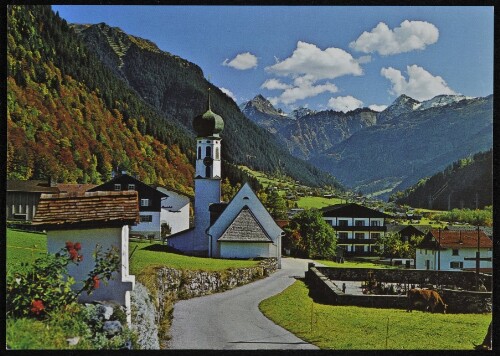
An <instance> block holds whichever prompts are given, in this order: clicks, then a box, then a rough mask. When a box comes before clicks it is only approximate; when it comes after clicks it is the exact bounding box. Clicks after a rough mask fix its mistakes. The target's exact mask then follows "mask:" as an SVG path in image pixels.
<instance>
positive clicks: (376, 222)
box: [371, 220, 380, 226]
mask: <svg viewBox="0 0 500 356" xmlns="http://www.w3.org/2000/svg"><path fill="white" fill-rule="evenodd" d="M371 225H372V226H380V221H378V220H375V221H372V222H371Z"/></svg>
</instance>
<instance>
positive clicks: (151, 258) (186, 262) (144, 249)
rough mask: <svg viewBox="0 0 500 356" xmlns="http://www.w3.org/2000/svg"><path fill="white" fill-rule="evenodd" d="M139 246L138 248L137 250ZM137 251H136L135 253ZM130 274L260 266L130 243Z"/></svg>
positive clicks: (164, 247) (248, 262)
mask: <svg viewBox="0 0 500 356" xmlns="http://www.w3.org/2000/svg"><path fill="white" fill-rule="evenodd" d="M136 246H137V248H136ZM134 249H135V251H134ZM129 253H130V254H132V257H131V258H130V273H131V274H140V273H141V272H142V271H144V270H145V269H150V268H151V267H170V268H175V269H180V270H203V271H222V270H226V269H229V268H243V267H253V266H256V265H257V264H258V261H254V260H223V259H217V258H207V257H193V256H184V255H181V254H177V253H172V252H166V246H165V245H162V244H161V243H149V242H142V241H141V242H136V241H134V242H130V246H129Z"/></svg>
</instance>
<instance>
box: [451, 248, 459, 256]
mask: <svg viewBox="0 0 500 356" xmlns="http://www.w3.org/2000/svg"><path fill="white" fill-rule="evenodd" d="M452 255H453V256H458V248H454V249H453V253H452Z"/></svg>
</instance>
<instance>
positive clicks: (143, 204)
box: [141, 199, 149, 206]
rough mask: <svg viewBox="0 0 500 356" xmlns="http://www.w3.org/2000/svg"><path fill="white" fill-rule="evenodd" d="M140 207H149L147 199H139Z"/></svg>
mask: <svg viewBox="0 0 500 356" xmlns="http://www.w3.org/2000/svg"><path fill="white" fill-rule="evenodd" d="M141 206H149V199H141Z"/></svg>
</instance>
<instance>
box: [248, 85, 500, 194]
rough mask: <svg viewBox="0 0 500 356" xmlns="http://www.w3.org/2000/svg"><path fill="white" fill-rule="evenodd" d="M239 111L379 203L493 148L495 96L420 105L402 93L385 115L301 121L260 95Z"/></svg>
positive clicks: (443, 98)
mask: <svg viewBox="0 0 500 356" xmlns="http://www.w3.org/2000/svg"><path fill="white" fill-rule="evenodd" d="M241 108H242V111H243V113H244V114H245V115H246V116H247V117H248V118H250V119H252V120H253V121H254V122H256V123H257V124H259V125H261V126H262V127H264V128H266V129H267V130H268V131H270V132H273V133H274V135H275V138H276V140H278V141H280V142H281V144H282V145H283V146H284V147H287V148H288V150H289V152H290V153H292V154H293V155H295V156H297V157H301V158H304V159H306V160H307V161H309V162H310V163H312V164H314V165H315V166H316V167H318V168H320V169H322V170H325V171H327V172H329V173H331V174H332V175H334V176H335V177H336V178H338V179H339V181H340V182H341V183H342V184H344V185H346V186H347V187H350V188H352V189H355V190H358V191H361V192H363V193H365V194H370V195H372V196H378V197H379V198H382V199H385V198H387V197H388V196H389V195H390V194H391V192H395V191H400V190H404V189H406V188H408V187H410V186H411V185H413V184H414V183H416V182H418V181H419V180H420V179H421V178H424V177H428V176H431V175H433V174H435V173H437V172H439V171H441V170H443V169H445V168H446V166H447V165H449V164H452V163H453V162H454V161H456V160H459V159H461V158H463V157H467V156H468V155H471V154H475V153H478V152H481V151H486V150H488V149H490V148H491V147H492V145H493V96H492V95H490V96H488V97H484V98H470V97H465V96H463V95H439V96H436V97H434V98H432V99H430V100H427V101H423V102H419V101H417V100H415V99H413V98H410V97H409V96H407V95H401V96H400V97H398V98H397V99H396V100H395V101H394V102H393V103H392V105H390V106H389V107H387V108H386V109H385V110H384V111H382V112H375V111H373V110H371V109H368V108H362V109H356V110H354V111H350V112H347V113H343V112H335V111H332V110H327V111H320V112H314V111H306V112H305V113H304V115H297V112H301V110H295V111H294V112H293V113H290V114H288V115H287V114H285V113H283V112H282V111H281V110H279V109H276V108H274V107H273V106H272V104H271V103H270V102H269V101H268V100H266V99H265V98H264V97H263V96H262V95H258V96H256V97H255V98H254V99H252V100H251V101H249V102H247V103H245V104H243V105H241Z"/></svg>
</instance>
